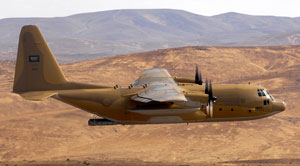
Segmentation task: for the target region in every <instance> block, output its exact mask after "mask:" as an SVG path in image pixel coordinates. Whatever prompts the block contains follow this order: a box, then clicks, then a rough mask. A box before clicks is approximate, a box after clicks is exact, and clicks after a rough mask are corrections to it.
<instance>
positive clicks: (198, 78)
mask: <svg viewBox="0 0 300 166" xmlns="http://www.w3.org/2000/svg"><path fill="white" fill-rule="evenodd" d="M195 84H198V85H202V84H203V81H202V75H201V72H200V74H199V71H198V66H196V73H195Z"/></svg>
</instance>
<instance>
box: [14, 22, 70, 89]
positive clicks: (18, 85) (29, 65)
mask: <svg viewBox="0 0 300 166" xmlns="http://www.w3.org/2000/svg"><path fill="white" fill-rule="evenodd" d="M66 83H68V81H67V80H66V78H65V76H64V74H63V73H62V71H61V69H60V67H59V66H58V63H57V62H56V60H55V58H54V56H53V54H52V52H51V50H50V48H49V47H48V45H47V43H46V41H45V39H44V38H43V36H42V34H41V32H40V30H39V28H38V27H37V26H35V25H27V26H24V27H23V28H22V30H21V34H20V38H19V47H18V56H17V63H16V71H15V79H14V86H13V92H15V93H18V92H28V91H42V90H52V89H59V88H58V87H59V86H61V85H63V84H66Z"/></svg>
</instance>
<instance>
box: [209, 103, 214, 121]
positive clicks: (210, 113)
mask: <svg viewBox="0 0 300 166" xmlns="http://www.w3.org/2000/svg"><path fill="white" fill-rule="evenodd" d="M213 106H214V105H213V101H212V100H211V101H209V116H210V117H211V118H212V117H213V111H214V108H213Z"/></svg>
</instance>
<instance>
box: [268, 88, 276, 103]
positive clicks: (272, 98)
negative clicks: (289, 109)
mask: <svg viewBox="0 0 300 166" xmlns="http://www.w3.org/2000/svg"><path fill="white" fill-rule="evenodd" d="M267 94H268V95H269V96H270V98H271V100H272V101H274V100H275V99H274V97H273V96H272V95H271V93H270V92H269V91H268V90H267Z"/></svg>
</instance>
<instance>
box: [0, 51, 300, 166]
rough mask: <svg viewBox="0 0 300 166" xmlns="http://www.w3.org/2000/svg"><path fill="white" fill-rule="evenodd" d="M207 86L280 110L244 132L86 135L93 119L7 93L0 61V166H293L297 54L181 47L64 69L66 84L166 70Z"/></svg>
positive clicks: (173, 129) (216, 128)
mask: <svg viewBox="0 0 300 166" xmlns="http://www.w3.org/2000/svg"><path fill="white" fill-rule="evenodd" d="M196 65H198V67H199V69H200V70H201V72H202V75H203V77H204V78H206V77H207V78H209V79H212V80H213V83H216V84H217V83H248V82H250V83H251V84H256V83H258V82H259V83H260V84H261V85H262V86H264V87H265V88H267V89H269V90H270V92H271V93H272V94H273V95H274V96H275V98H278V99H282V100H284V101H285V102H286V103H287V110H286V111H284V112H282V113H280V114H276V115H274V116H272V117H268V118H265V119H260V120H254V121H244V122H220V123H193V124H189V125H187V124H165V125H125V126H122V125H116V126H96V127H91V126H88V124H87V121H88V119H90V118H92V117H93V115H91V114H89V113H86V112H84V111H82V110H79V109H77V108H74V107H72V106H69V105H66V104H64V103H61V102H59V101H56V100H54V99H47V100H44V101H41V102H31V101H26V100H24V99H22V98H21V97H20V96H18V95H16V94H12V93H11V89H12V84H13V77H14V66H15V63H14V62H13V61H0V86H1V88H0V165H6V164H9V165H222V166H223V165H250V166H254V165H262V166H265V165H268V166H269V165H278V166H285V165H295V166H296V165H299V164H300V132H299V131H300V111H299V108H300V106H299V104H300V100H299V98H300V88H299V87H300V46H280V47H233V48H229V47H182V48H174V49H165V50H156V51H151V52H144V53H134V54H127V55H120V56H115V57H107V58H102V59H97V60H92V61H82V62H78V63H70V64H64V65H62V66H61V67H62V69H63V71H64V73H65V75H66V77H67V78H68V79H69V80H71V81H78V82H87V83H94V84H108V85H112V86H113V85H115V84H121V85H124V86H126V85H128V84H130V83H132V82H133V81H134V80H135V79H136V78H137V77H138V76H139V74H140V73H141V72H142V70H145V69H149V68H152V67H163V68H166V69H167V70H168V71H169V72H170V74H171V75H173V76H186V77H193V76H194V70H195V66H196Z"/></svg>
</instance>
